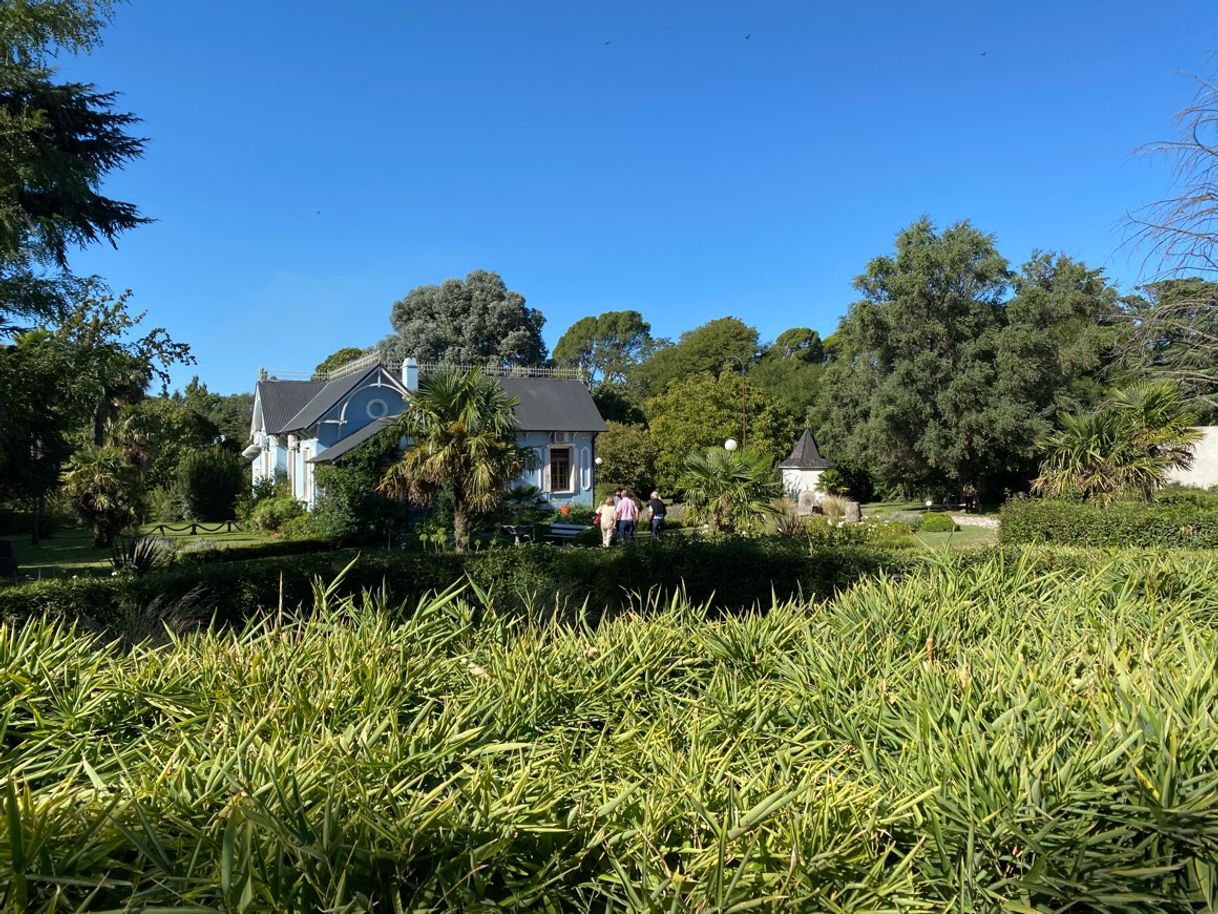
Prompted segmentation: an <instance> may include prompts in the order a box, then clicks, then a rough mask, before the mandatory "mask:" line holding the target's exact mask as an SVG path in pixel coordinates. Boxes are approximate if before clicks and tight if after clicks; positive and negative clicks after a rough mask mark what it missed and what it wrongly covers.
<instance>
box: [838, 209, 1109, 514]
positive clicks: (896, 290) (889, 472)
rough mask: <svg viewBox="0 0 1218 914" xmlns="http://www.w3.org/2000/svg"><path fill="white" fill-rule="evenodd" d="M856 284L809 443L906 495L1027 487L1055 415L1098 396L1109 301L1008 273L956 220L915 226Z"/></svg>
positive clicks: (1049, 273)
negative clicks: (817, 433) (858, 295)
mask: <svg viewBox="0 0 1218 914" xmlns="http://www.w3.org/2000/svg"><path fill="white" fill-rule="evenodd" d="M895 247H896V249H895V251H894V253H893V254H892V255H890V256H884V257H878V258H876V259H875V260H873V261H871V263H870V264H868V266H867V270H866V272H865V273H864V274H863V275H861V276H859V277H858V279H857V280H856V281H855V286H856V288H857V289H858V290H859V291H860V292H862V294H863V298H862V299H861V300H860V301H858V302H856V303H855V304H854V305H852V306H851V308H850V311H849V313H848V314H847V315H846V317H845V318H843V320H842V323H841V326H840V327H839V330H838V333H837V334H835V337H836V339H835V344H836V345H835V349H836V354H835V358H833V359H832V361H830V363H829V367H828V369H827V370H826V373H825V379H824V392H825V393H824V397H823V399H822V401H821V406H820V408H821V409H822V410H823V412H824V415H825V417H826V418H825V424H824V425H823V426H822V428H821V438H822V441H823V442H824V444H825V445H826V446H827V449H828V450H829V452H830V453H832V454H833V456H834V459H835V460H837V461H839V462H843V463H846V464H848V465H851V466H854V467H861V468H865V469H866V470H867V472H868V473H869V474H870V475H871V476H872V477H873V478H874V479H875V480H876V481H877V482H878V483H880V484H881V485H882V486H883V487H884V488H887V489H890V490H891V489H903V490H905V491H906V492H909V493H915V492H916V493H931V492H939V491H943V490H945V489H956V490H957V491H963V490H964V489H966V488H968V487H974V488H976V490H977V491H978V493H979V494H981V495H984V494H986V493H987V492H989V493H992V492H994V491H995V490H997V489H998V488H1000V487H1003V486H1015V485H1022V484H1026V482H1027V480H1028V479H1030V478H1031V476H1032V475H1034V472H1035V442H1036V441H1037V440H1038V439H1040V438H1042V437H1043V436H1044V435H1045V434H1047V433H1048V431H1049V429H1050V428H1051V427H1052V422H1053V420H1054V418H1055V417H1056V415H1057V414H1058V412H1060V411H1061V410H1062V409H1065V408H1069V407H1070V406H1071V405H1076V404H1080V403H1082V404H1086V403H1089V402H1092V401H1094V399H1095V398H1096V397H1097V396H1098V392H1099V384H1098V383H1097V376H1098V374H1099V372H1100V371H1101V370H1102V368H1103V363H1104V358H1105V353H1107V352H1109V351H1110V350H1111V347H1112V344H1113V339H1114V333H1115V332H1116V331H1115V330H1114V329H1113V327H1112V324H1113V322H1114V319H1115V311H1116V296H1115V292H1114V291H1113V290H1112V289H1111V287H1110V286H1109V285H1108V284H1107V283H1106V281H1105V280H1104V279H1103V276H1102V274H1101V273H1100V272H1099V271H1097V270H1090V269H1088V268H1087V267H1085V266H1084V265H1082V264H1080V263H1078V262H1076V261H1073V260H1070V259H1069V258H1065V257H1054V256H1049V255H1043V254H1037V255H1034V256H1033V258H1032V259H1031V260H1030V261H1029V262H1028V264H1026V265H1025V266H1024V268H1023V270H1022V271H1021V272H1020V273H1019V274H1013V273H1012V272H1011V271H1010V270H1009V269H1008V266H1007V262H1006V260H1005V259H1004V258H1003V257H1002V256H1001V255H1000V254H999V252H998V250H997V248H996V246H995V243H994V239H993V237H992V236H990V235H987V234H985V233H983V232H981V231H979V230H977V229H976V228H974V227H973V226H972V225H970V224H969V223H967V222H962V223H958V224H956V225H953V226H950V227H949V228H947V229H945V230H943V231H942V232H940V231H937V230H936V229H935V227H934V226H933V225H932V224H931V222H930V221H929V220H928V219H921V220H919V221H917V222H915V223H914V224H913V225H911V226H910V227H909V228H907V229H905V230H903V231H902V232H900V233H899V234H898V236H897V239H896V246H895Z"/></svg>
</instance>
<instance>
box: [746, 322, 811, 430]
mask: <svg viewBox="0 0 1218 914" xmlns="http://www.w3.org/2000/svg"><path fill="white" fill-rule="evenodd" d="M824 374H825V347H824V344H823V343H822V342H821V338H820V334H818V333H817V332H816V331H815V330H812V329H810V328H808V327H793V328H791V329H790V330H785V331H783V332H782V333H780V334H779V335H778V337H777V338H776V339H775V340H774V342H773V343H772V344H770V345H769V346H767V347H766V348H765V350H764V351H763V352H762V354H761V357H760V358H759V359H758V360H757V362H756V363H755V364H754V365H753V367H752V368H751V369H749V375H748V377H749V380H750V381H752V382H753V383H754V384H756V385H757V386H758V387H760V388H761V390H762V391H763V392H764V393H765V395H766V396H767V397H768V398H769V399H770V401H771V402H773V403H774V404H775V405H776V406H777V407H778V408H779V409H781V410H783V411H784V412H785V413H786V414H787V415H788V416H789V417H790V418H791V421H792V422H794V423H796V424H798V425H806V426H808V427H809V428H812V429H816V428H818V427H819V426H820V416H819V412H818V410H817V409H816V405H817V403H818V401H819V399H820V396H821V386H822V382H823V379H824Z"/></svg>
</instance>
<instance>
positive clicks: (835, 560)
mask: <svg viewBox="0 0 1218 914" xmlns="http://www.w3.org/2000/svg"><path fill="white" fill-rule="evenodd" d="M353 560H354V563H353V564H351V563H352V562H353ZM926 560H927V556H926V555H925V554H921V555H919V553H917V552H916V551H914V550H910V549H901V548H895V549H894V548H885V547H879V546H837V547H824V548H815V547H814V548H813V549H812V550H809V549H808V548H807V547H806V546H802V545H801V544H799V543H797V542H794V541H791V540H782V539H729V540H718V541H716V540H698V539H689V538H681V539H678V538H675V537H674V538H673V539H671V540H667V541H661V542H646V543H640V544H639V545H637V546H626V547H619V548H616V549H555V548H553V547H550V546H520V547H509V548H500V549H490V550H487V551H485V552H478V553H471V554H469V555H464V556H462V555H457V554H455V553H418V552H404V551H398V550H385V549H379V550H372V551H364V552H362V553H361V552H359V551H357V550H354V549H343V550H337V551H332V552H324V553H314V554H312V555H296V556H281V557H274V558H265V559H253V560H248V561H229V562H223V563H214V564H199V565H179V566H177V567H174V568H172V569H169V570H166V571H161V572H154V573H151V574H147V575H144V576H143V577H138V578H129V577H96V578H78V579H54V580H45V581H35V582H31V583H28V584H21V585H15V586H11V587H5V588H0V618H7V619H20V618H27V617H29V616H33V615H40V614H44V613H45V614H50V615H53V616H61V617H65V618H80V617H84V618H87V619H89V620H92V621H93V622H96V623H97V624H98V625H101V626H103V627H118V628H121V627H123V626H124V625H125V624H126V623H127V621H128V620H130V619H131V618H132V617H133V616H137V615H148V614H161V615H164V614H168V613H170V612H174V611H177V612H188V613H189V614H191V615H194V616H200V617H203V618H207V617H213V616H214V618H215V619H216V620H217V621H218V622H221V623H224V624H237V623H240V622H242V621H243V620H245V619H247V618H249V617H251V616H255V615H258V614H260V613H263V612H266V611H268V610H273V609H274V608H275V607H277V606H278V605H279V603H280V598H281V595H280V582H281V579H282V602H283V605H284V606H285V607H289V608H291V607H296V606H300V605H310V604H311V603H312V602H313V587H314V583H315V581H316V580H318V579H320V580H321V581H323V582H326V583H329V582H330V581H332V580H334V579H335V578H336V577H337V576H338V575H339V573H340V572H341V571H342V570H343V569H344V568H345V567H346V566H347V565H348V564H351V568H350V569H349V570H348V571H347V573H346V575H345V576H344V578H343V580H342V581H341V582H340V583H339V584H338V585H337V588H336V590H335V595H337V596H345V595H349V594H359V593H360V592H362V591H364V590H378V589H380V588H381V587H382V586H383V587H385V588H386V590H387V591H388V592H389V594H390V595H391V596H392V597H393V598H394V599H395V600H400V601H403V602H405V601H409V600H412V599H413V598H416V597H418V596H421V595H422V594H425V593H428V592H432V591H437V590H443V589H444V588H446V587H449V586H451V585H452V584H454V583H457V582H460V581H463V580H466V578H467V576H468V579H469V580H472V581H473V582H474V583H476V584H477V585H478V586H479V587H482V588H486V589H490V590H493V592H494V593H495V594H496V595H497V602H499V603H500V604H501V605H502V604H503V603H504V602H505V601H506V602H512V601H514V602H516V603H517V604H518V605H523V604H525V603H535V604H536V605H538V606H546V605H553V604H555V603H556V602H559V603H563V604H565V605H567V606H568V607H570V608H571V609H572V610H573V611H574V610H576V609H578V608H579V607H581V606H583V605H584V604H586V605H587V608H588V614H589V615H590V616H592V617H593V618H596V617H599V616H600V615H601V614H602V613H603V612H604V611H606V610H609V611H612V610H616V609H620V608H622V607H625V606H629V605H631V604H632V603H633V602H634V601H635V600H636V598H637V597H638V596H641V595H646V594H648V593H649V592H653V591H659V592H660V593H663V594H672V593H675V592H677V591H679V590H682V589H683V590H684V592H685V594H686V595H687V597H688V599H689V600H690V601H692V602H695V603H708V604H710V605H711V606H713V607H715V608H716V609H719V610H737V609H741V608H748V607H752V606H754V605H755V604H759V603H760V604H766V605H768V604H769V603H770V600H771V595H772V594H777V595H778V597H779V598H780V599H786V598H789V597H794V596H799V595H801V594H802V595H804V596H806V597H809V598H813V597H827V596H830V595H832V594H833V593H834V592H836V591H838V590H840V589H842V588H844V587H847V586H849V585H850V584H852V583H854V582H855V581H857V580H858V579H859V578H862V577H873V576H875V575H878V574H880V573H882V572H888V573H894V574H896V573H902V572H904V571H906V570H908V569H909V568H911V567H913V566H915V565H917V564H920V563H921V562H924V561H926ZM281 576H282V577H281Z"/></svg>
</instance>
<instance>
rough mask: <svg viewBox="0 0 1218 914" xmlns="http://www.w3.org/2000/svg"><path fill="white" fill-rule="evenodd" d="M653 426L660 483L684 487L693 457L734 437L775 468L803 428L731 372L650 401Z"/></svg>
mask: <svg viewBox="0 0 1218 914" xmlns="http://www.w3.org/2000/svg"><path fill="white" fill-rule="evenodd" d="M646 409H647V421H648V426H649V428H650V431H651V437H652V440H653V441H654V442H655V448H656V481H657V482H658V483H659V484H660V486H662V487H663V488H664V489H665V490H667V491H672V490H674V489H677V488H679V485H680V480H681V474H682V472H683V468H684V466H685V459H686V458H687V457H688V456H689V454H691V453H692V452H694V451H696V450H699V449H705V448H708V447H712V446H717V445H721V444H723V442H724V441H725V440H726V439H728V438H734V439H735V440H736V441H738V442H740V443H741V444H742V445H747V447H748V448H749V449H750V450H753V451H755V452H757V453H759V454H761V455H763V456H764V457H765V458H766V459H768V460H770V462H771V463H773V462H774V461H776V460H778V459H780V458H782V457H786V456H787V454H788V453H790V450H791V446H792V445H793V444H794V443H795V438H796V433H797V425H796V423H795V422H794V421H793V420H792V419H791V417H790V416H788V415H787V414H786V413H785V412H784V411H783V410H782V409H780V408H778V407H777V406H776V405H775V404H774V403H773V402H771V401H770V400H769V399H768V398H767V397H766V396H765V394H764V393H763V392H762V391H761V390H760V389H759V388H758V387H757V386H756V385H755V384H753V383H752V382H751V381H750V380H749V379H748V378H746V377H743V376H742V375H739V374H736V373H733V372H725V373H723V374H720V375H718V376H716V375H714V374H711V373H710V372H704V373H701V374H694V375H691V376H689V377H687V378H684V379H683V380H679V381H675V382H674V383H672V384H671V385H669V387H668V389H667V390H666V391H665V392H664V393H663V394H660V395H659V396H657V397H653V398H652V399H650V400H648V401H647V407H646Z"/></svg>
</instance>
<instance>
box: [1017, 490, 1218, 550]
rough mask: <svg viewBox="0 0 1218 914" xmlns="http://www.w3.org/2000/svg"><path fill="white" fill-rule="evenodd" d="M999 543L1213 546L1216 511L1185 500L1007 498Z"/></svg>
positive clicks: (1217, 535)
mask: <svg viewBox="0 0 1218 914" xmlns="http://www.w3.org/2000/svg"><path fill="white" fill-rule="evenodd" d="M1001 521H1002V523H1001V526H1000V528H999V531H998V539H999V542H1001V543H1056V544H1061V545H1068V546H1138V547H1146V548H1157V547H1175V548H1188V549H1213V548H1218V510H1216V509H1213V508H1199V507H1194V506H1193V505H1191V504H1188V503H1175V504H1173V503H1171V502H1168V503H1166V504H1164V503H1159V504H1153V503H1152V504H1149V505H1147V504H1142V503H1141V502H1118V503H1117V504H1113V505H1107V506H1099V505H1094V504H1085V503H1081V502H1068V501H1056V500H1049V499H1045V500H1037V499H1011V500H1009V501H1007V503H1006V504H1005V505H1003V507H1002V514H1001Z"/></svg>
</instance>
